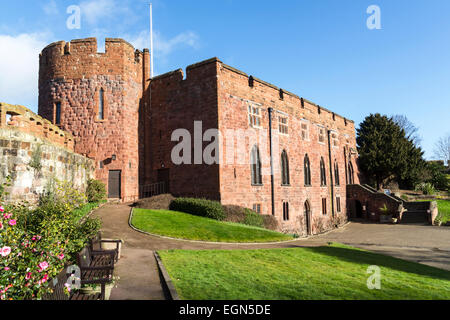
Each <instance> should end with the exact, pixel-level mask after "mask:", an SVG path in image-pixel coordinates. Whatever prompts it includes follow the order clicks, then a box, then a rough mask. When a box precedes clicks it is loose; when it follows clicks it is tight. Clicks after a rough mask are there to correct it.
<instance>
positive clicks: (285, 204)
mask: <svg viewBox="0 0 450 320" xmlns="http://www.w3.org/2000/svg"><path fill="white" fill-rule="evenodd" d="M283 221H289V202H288V201H283Z"/></svg>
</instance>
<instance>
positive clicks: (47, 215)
mask: <svg viewBox="0 0 450 320" xmlns="http://www.w3.org/2000/svg"><path fill="white" fill-rule="evenodd" d="M64 185H65V184H64ZM1 190H4V188H0V199H1V196H2V193H1ZM64 190H66V191H67V194H64V193H63V192H64ZM79 195H80V193H79V192H78V191H73V190H71V189H70V188H68V187H67V188H66V187H63V188H60V189H57V191H56V192H54V193H47V196H48V197H47V198H46V199H45V200H46V201H43V202H41V206H39V207H38V208H36V209H32V208H30V206H29V205H28V204H27V203H22V204H18V205H14V206H10V207H9V208H7V209H5V208H3V207H1V206H0V250H1V255H0V270H1V272H0V299H13V300H29V299H33V300H35V299H41V298H42V297H43V296H44V295H47V294H50V293H51V288H50V287H49V280H51V279H53V278H55V277H56V276H57V275H58V274H59V273H60V272H61V271H62V270H63V268H64V266H65V264H66V263H67V264H69V263H74V262H75V259H74V257H75V254H76V253H77V252H79V251H80V250H81V249H82V248H83V247H84V246H85V245H86V244H87V242H88V240H89V238H91V237H92V236H94V235H95V234H96V233H97V232H98V230H99V229H100V226H101V223H100V220H98V219H87V220H86V222H85V223H84V224H79V223H78V222H77V221H76V220H75V219H73V214H72V212H71V211H70V210H69V209H70V208H72V207H74V206H75V205H76V202H77V201H78V200H77V199H81V197H79ZM50 198H53V199H58V200H57V201H54V202H52V201H49V199H50ZM67 198H70V199H71V201H72V202H71V203H70V204H65V203H64V202H63V201H64V199H67ZM0 205H1V200H0Z"/></svg>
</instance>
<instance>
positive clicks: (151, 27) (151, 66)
mask: <svg viewBox="0 0 450 320" xmlns="http://www.w3.org/2000/svg"><path fill="white" fill-rule="evenodd" d="M150 78H153V4H152V3H150Z"/></svg>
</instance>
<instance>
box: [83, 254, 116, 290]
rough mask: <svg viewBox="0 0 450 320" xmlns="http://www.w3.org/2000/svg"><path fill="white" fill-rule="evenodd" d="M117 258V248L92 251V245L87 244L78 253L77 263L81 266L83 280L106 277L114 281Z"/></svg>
mask: <svg viewBox="0 0 450 320" xmlns="http://www.w3.org/2000/svg"><path fill="white" fill-rule="evenodd" d="M115 259H116V251H115V250H102V251H91V248H90V246H86V247H85V248H84V249H83V250H81V252H80V253H78V254H77V265H78V267H79V268H80V273H81V277H80V278H81V280H82V281H96V280H100V279H106V280H108V281H112V277H113V272H114V261H115Z"/></svg>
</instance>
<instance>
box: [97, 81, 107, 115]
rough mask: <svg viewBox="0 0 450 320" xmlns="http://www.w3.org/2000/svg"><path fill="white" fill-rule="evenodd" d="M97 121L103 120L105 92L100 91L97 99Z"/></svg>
mask: <svg viewBox="0 0 450 320" xmlns="http://www.w3.org/2000/svg"><path fill="white" fill-rule="evenodd" d="M98 119H99V120H104V119H105V90H103V88H102V89H100V92H99V97H98Z"/></svg>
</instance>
